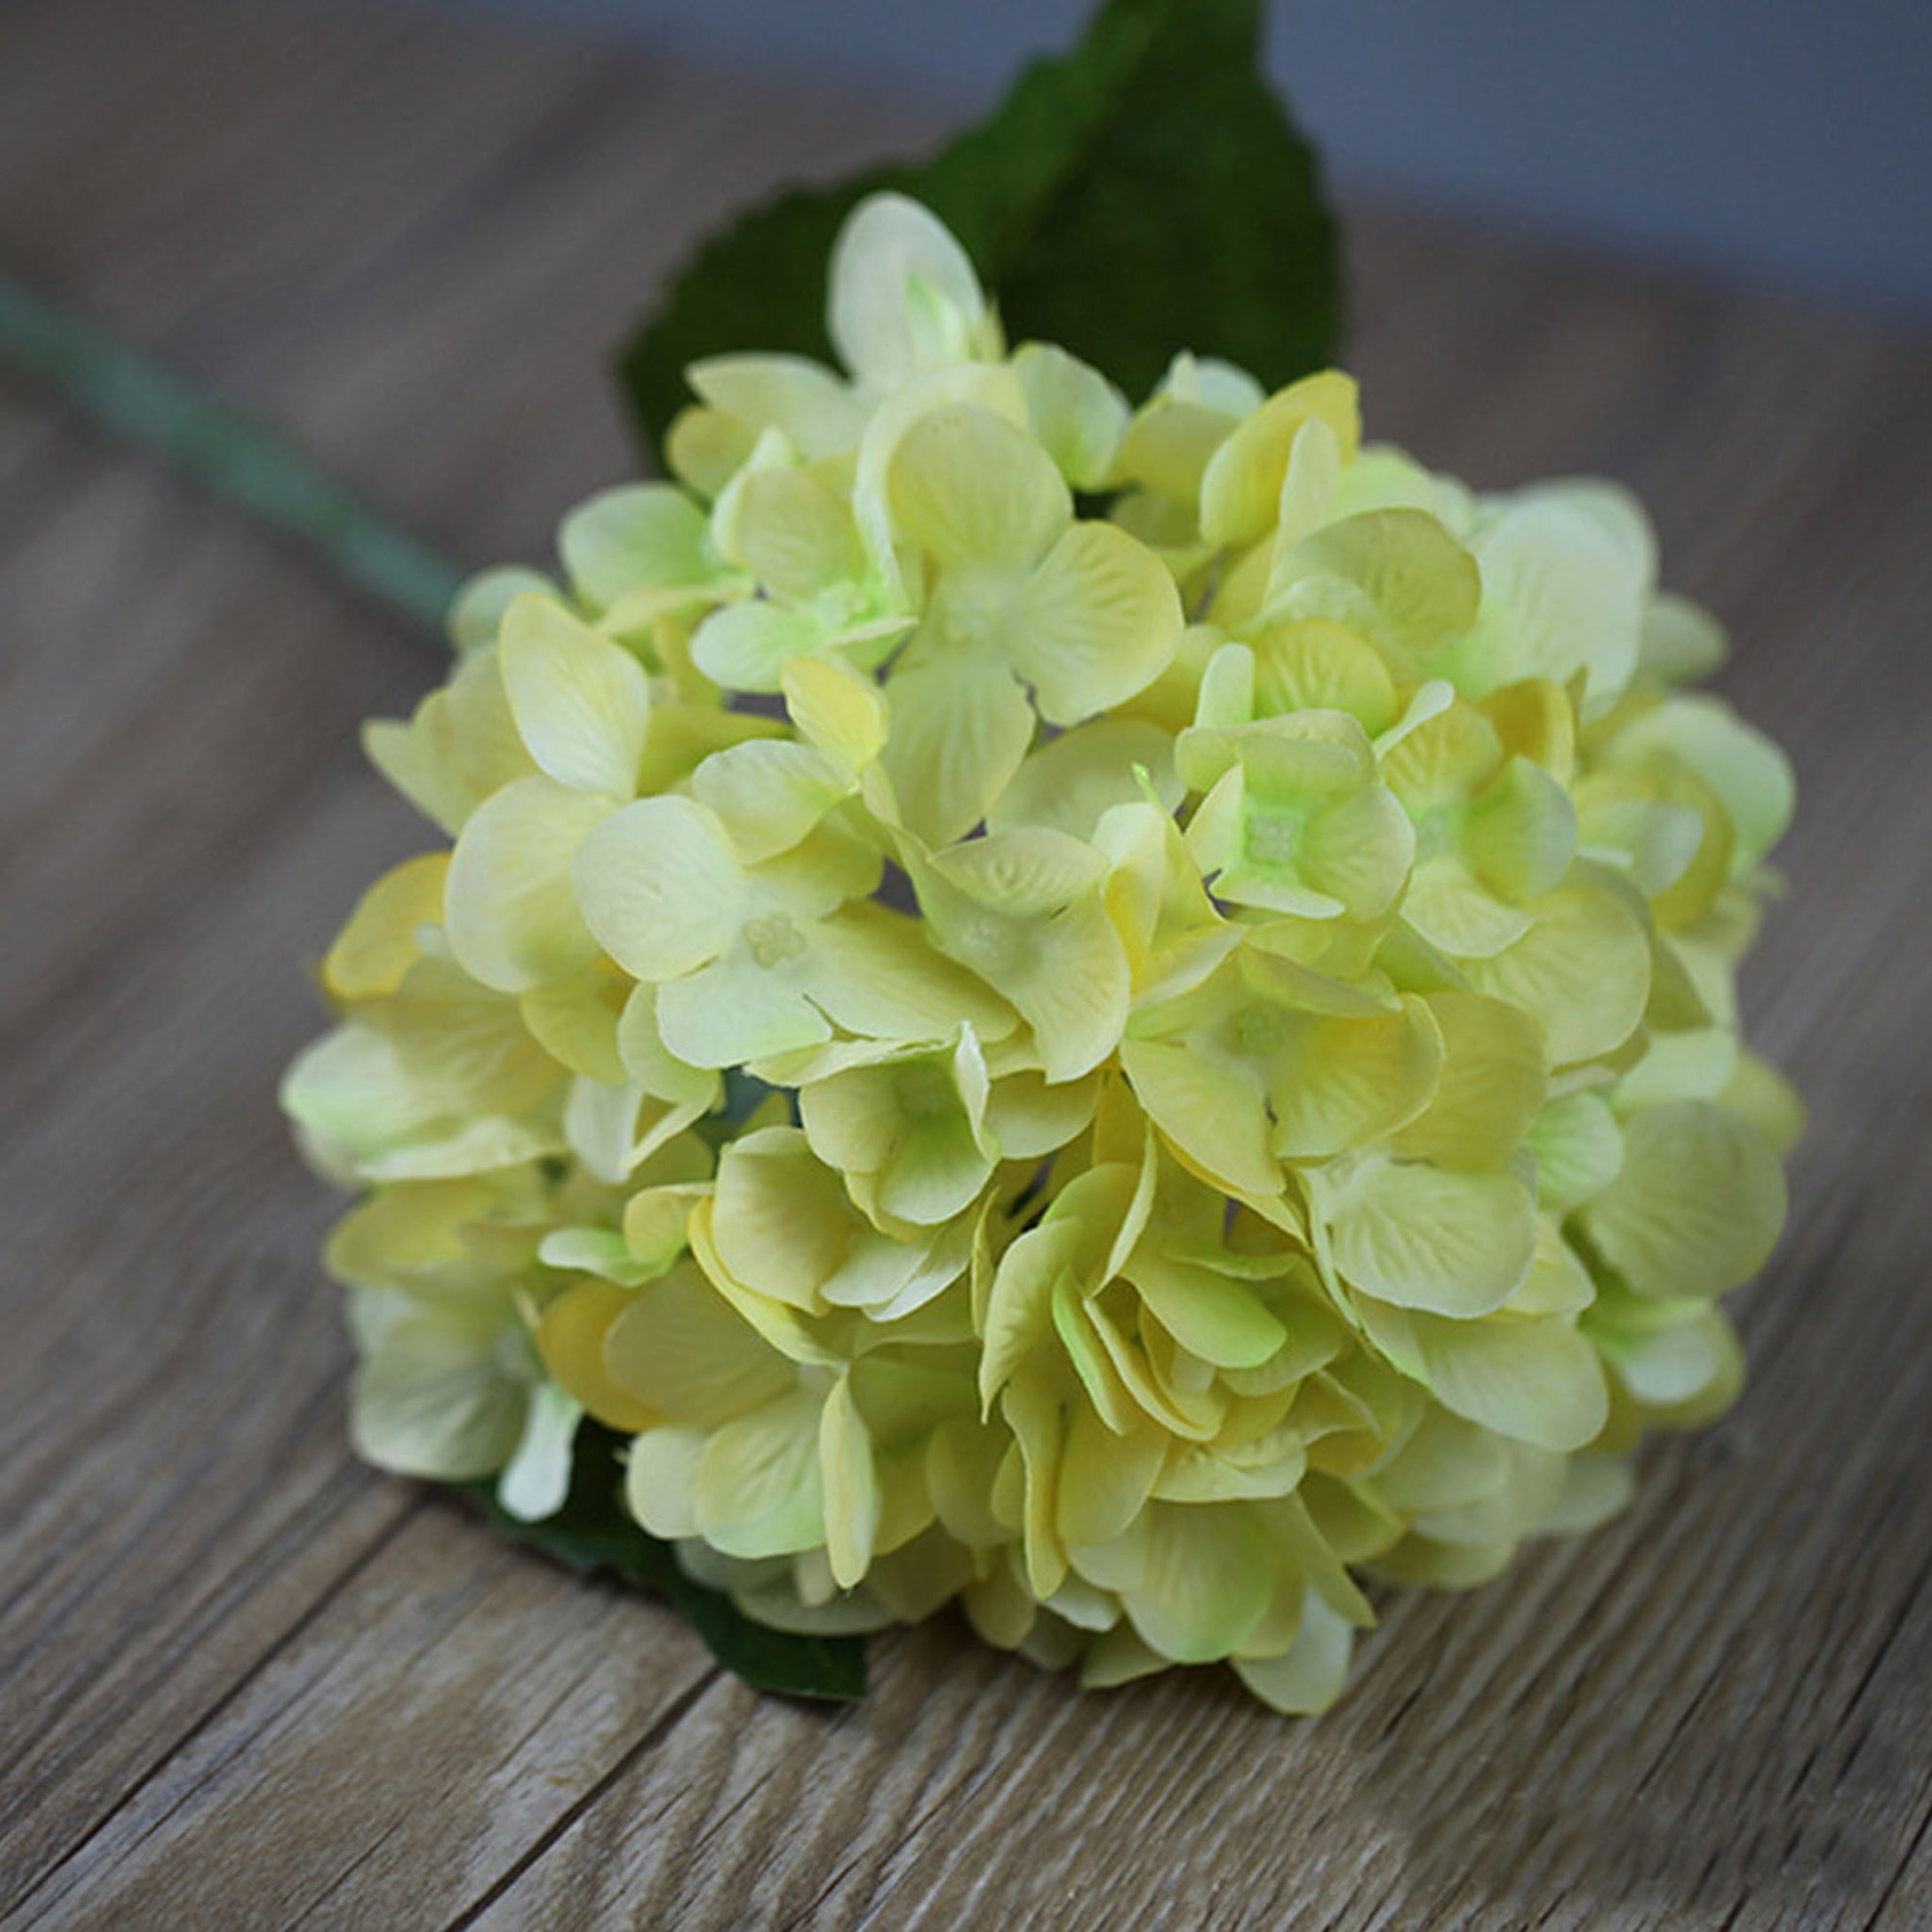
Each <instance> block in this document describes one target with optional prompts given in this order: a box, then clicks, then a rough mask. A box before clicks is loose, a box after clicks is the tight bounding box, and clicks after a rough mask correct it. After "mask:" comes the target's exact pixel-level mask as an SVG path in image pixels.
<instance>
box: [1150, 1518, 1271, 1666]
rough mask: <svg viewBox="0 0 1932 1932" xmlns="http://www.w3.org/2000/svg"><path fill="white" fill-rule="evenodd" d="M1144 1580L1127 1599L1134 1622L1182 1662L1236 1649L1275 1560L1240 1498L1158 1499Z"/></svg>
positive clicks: (1264, 1596) (1261, 1608)
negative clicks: (1211, 1500)
mask: <svg viewBox="0 0 1932 1932" xmlns="http://www.w3.org/2000/svg"><path fill="white" fill-rule="evenodd" d="M1142 1521H1144V1523H1145V1525H1146V1527H1145V1531H1144V1536H1145V1556H1144V1566H1143V1568H1142V1572H1141V1577H1140V1581H1139V1583H1138V1586H1137V1587H1136V1588H1134V1589H1133V1590H1131V1591H1128V1592H1125V1593H1123V1594H1124V1595H1125V1598H1126V1606H1127V1614H1128V1616H1130V1617H1131V1618H1132V1619H1133V1624H1134V1628H1135V1629H1136V1630H1137V1631H1138V1632H1139V1633H1140V1634H1141V1635H1142V1636H1143V1637H1144V1638H1145V1639H1146V1640H1147V1642H1148V1643H1150V1644H1151V1645H1152V1647H1153V1648H1154V1649H1155V1650H1157V1651H1159V1652H1160V1654H1161V1655H1162V1656H1163V1657H1171V1658H1172V1659H1174V1661H1175V1662H1177V1663H1211V1662H1214V1661H1215V1660H1216V1659H1219V1658H1224V1657H1227V1656H1229V1655H1230V1654H1231V1653H1232V1652H1234V1651H1235V1650H1236V1649H1237V1648H1238V1647H1239V1646H1240V1644H1241V1642H1242V1640H1243V1639H1244V1638H1245V1637H1246V1636H1247V1634H1248V1633H1249V1632H1250V1631H1252V1630H1253V1629H1254V1627H1255V1626H1256V1624H1258V1623H1259V1622H1260V1621H1261V1620H1262V1617H1263V1616H1264V1614H1265V1612H1266V1610H1267V1607H1268V1604H1269V1601H1270V1600H1271V1599H1272V1597H1273V1595H1274V1585H1275V1577H1276V1564H1275V1558H1274V1555H1273V1553H1272V1551H1271V1550H1270V1549H1269V1548H1268V1543H1267V1538H1266V1536H1265V1535H1264V1532H1263V1530H1262V1528H1261V1525H1260V1524H1259V1523H1258V1522H1257V1521H1256V1520H1254V1518H1253V1517H1252V1516H1251V1515H1250V1514H1249V1513H1248V1511H1247V1510H1246V1509H1245V1508H1244V1507H1243V1506H1242V1505H1240V1504H1238V1503H1231V1504H1211V1503H1210V1504H1199V1503H1154V1504H1152V1505H1151V1506H1150V1507H1149V1509H1148V1510H1147V1512H1146V1514H1145V1517H1144V1518H1143V1519H1142Z"/></svg>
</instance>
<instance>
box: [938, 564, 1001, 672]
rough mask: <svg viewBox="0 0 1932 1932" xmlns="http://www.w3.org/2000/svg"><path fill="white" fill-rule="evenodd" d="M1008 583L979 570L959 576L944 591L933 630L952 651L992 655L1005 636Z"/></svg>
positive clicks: (942, 590)
mask: <svg viewBox="0 0 1932 1932" xmlns="http://www.w3.org/2000/svg"><path fill="white" fill-rule="evenodd" d="M1006 595H1007V584H1006V582H1005V580H1004V579H1002V578H1000V577H998V576H996V575H988V574H986V573H984V572H981V571H979V570H972V571H961V572H958V573H956V574H955V575H954V576H953V577H952V579H951V580H950V581H949V582H947V583H946V584H945V585H944V586H943V587H942V589H941V591H940V595H939V598H938V600H937V608H936V609H935V610H934V611H933V626H934V629H935V630H937V632H938V633H939V636H940V638H941V639H943V640H944V642H945V643H947V644H948V645H950V646H951V647H952V649H954V650H957V651H962V652H972V653H974V654H975V655H980V654H984V655H993V654H996V653H997V652H998V650H999V648H1000V640H1001V639H1002V637H1003V636H1004V635H1005V631H1006V623H1005V605H1006Z"/></svg>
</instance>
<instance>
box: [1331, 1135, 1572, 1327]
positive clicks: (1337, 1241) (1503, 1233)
mask: <svg viewBox="0 0 1932 1932" xmlns="http://www.w3.org/2000/svg"><path fill="white" fill-rule="evenodd" d="M1322 1207H1323V1211H1324V1214H1325V1218H1326V1220H1327V1223H1328V1236H1329V1241H1330V1243H1331V1245H1332V1248H1333V1251H1334V1257H1335V1265H1336V1267H1337V1268H1338V1269H1339V1270H1340V1272H1341V1274H1342V1276H1343V1277H1344V1279H1345V1280H1347V1281H1348V1282H1349V1283H1350V1285H1351V1286H1353V1287H1354V1288H1356V1289H1358V1290H1359V1291H1360V1292H1361V1293H1364V1294H1368V1295H1373V1296H1374V1297H1375V1298H1376V1299H1377V1300H1378V1301H1386V1302H1390V1303H1392V1304H1394V1305H1395V1306H1396V1307H1399V1308H1419V1309H1428V1310H1431V1311H1433V1312H1435V1313H1437V1314H1441V1315H1450V1316H1457V1317H1469V1316H1476V1315H1487V1314H1488V1313H1489V1312H1490V1311H1491V1310H1492V1309H1494V1308H1500V1307H1501V1306H1502V1305H1503V1303H1504V1302H1505V1301H1507V1300H1508V1299H1509V1298H1510V1296H1511V1295H1512V1294H1514V1293H1516V1291H1517V1290H1518V1288H1520V1286H1521V1285H1522V1281H1523V1279H1524V1277H1525V1276H1526V1275H1527V1274H1528V1272H1529V1266H1530V1262H1531V1260H1532V1259H1533V1258H1534V1256H1535V1253H1536V1206H1535V1203H1534V1202H1533V1201H1532V1200H1531V1198H1530V1195H1529V1192H1528V1190H1527V1189H1526V1188H1525V1187H1524V1186H1523V1184H1522V1183H1521V1182H1520V1180H1518V1179H1516V1178H1515V1177H1514V1176H1513V1175H1507V1174H1455V1173H1450V1172H1447V1171H1445V1170H1444V1169H1441V1168H1437V1167H1432V1166H1427V1165H1409V1164H1406V1163H1400V1162H1395V1161H1386V1160H1380V1159H1370V1160H1364V1161H1363V1162H1361V1163H1360V1164H1359V1165H1358V1166H1357V1167H1355V1168H1354V1170H1353V1171H1352V1172H1350V1174H1348V1175H1347V1176H1346V1177H1345V1178H1344V1179H1341V1180H1340V1181H1339V1182H1328V1183H1326V1184H1324V1186H1323V1188H1322Z"/></svg>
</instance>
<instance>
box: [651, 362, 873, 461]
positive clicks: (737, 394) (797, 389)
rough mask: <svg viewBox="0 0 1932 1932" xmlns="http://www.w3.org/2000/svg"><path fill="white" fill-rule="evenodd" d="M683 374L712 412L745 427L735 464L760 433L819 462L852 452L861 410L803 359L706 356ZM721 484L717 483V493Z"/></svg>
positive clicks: (845, 389)
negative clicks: (774, 434) (780, 439)
mask: <svg viewBox="0 0 1932 1932" xmlns="http://www.w3.org/2000/svg"><path fill="white" fill-rule="evenodd" d="M685 374H686V376H687V377H688V378H689V379H690V382H691V386H692V387H693V388H694V389H695V390H696V392H697V393H698V394H699V395H700V396H702V397H703V398H704V400H705V401H706V402H707V403H709V404H710V405H711V407H712V408H713V409H714V410H717V411H720V412H723V413H724V414H725V415H726V416H729V417H735V418H736V419H737V420H738V421H739V422H740V423H742V424H744V425H746V426H747V428H748V430H749V432H750V434H749V435H748V437H747V440H746V442H745V444H744V448H743V451H742V453H741V454H740V456H739V461H742V460H743V457H744V456H747V455H749V454H750V453H751V442H752V441H753V440H755V438H756V435H757V433H759V432H761V431H764V430H768V429H775V430H777V431H778V432H779V434H780V435H781V436H782V437H783V438H784V439H785V440H786V441H787V442H789V443H790V444H792V446H793V447H794V448H796V449H798V450H800V451H802V452H803V453H804V454H805V455H806V456H808V457H819V456H831V455H834V454H836V453H838V451H840V450H847V449H850V448H852V447H853V445H854V444H855V443H857V441H858V440H859V437H860V434H861V432H862V431H863V430H864V428H865V423H866V414H865V409H864V407H863V405H862V404H861V403H860V401H859V399H858V398H857V397H856V396H854V395H853V393H852V391H851V389H850V387H849V386H848V385H847V384H844V383H841V382H840V381H839V380H838V377H837V376H835V375H834V374H833V373H832V371H831V370H830V369H828V368H826V367H825V366H824V365H823V364H822V363H818V362H813V361H810V360H809V359H808V358H807V357H805V356H803V355H709V356H706V357H704V358H703V359H702V360H701V361H697V362H694V363H693V364H692V365H691V367H690V368H689V369H687V370H686V371H685ZM678 421H679V423H682V422H683V421H684V418H683V417H680V418H679V419H678ZM677 426H678V425H677V424H673V425H672V429H673V431H675V430H676V428H677ZM673 441H675V436H673ZM675 455H676V452H675V450H673V458H675ZM674 467H677V466H676V465H675V463H674ZM730 468H731V469H736V468H737V464H736V463H732V464H731V466H730ZM679 473H680V474H682V473H683V471H682V469H680V470H679ZM727 475H728V472H727ZM724 481H725V478H724V477H721V478H720V479H719V483H720V487H721V488H722V486H723V482H724ZM713 494H714V495H715V494H716V492H715V491H714V492H713Z"/></svg>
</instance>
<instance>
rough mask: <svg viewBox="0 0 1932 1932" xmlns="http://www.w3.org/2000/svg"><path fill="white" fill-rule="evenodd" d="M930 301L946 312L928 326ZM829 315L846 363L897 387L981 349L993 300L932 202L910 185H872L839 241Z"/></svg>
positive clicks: (874, 381)
mask: <svg viewBox="0 0 1932 1932" xmlns="http://www.w3.org/2000/svg"><path fill="white" fill-rule="evenodd" d="M928 305H929V306H930V307H932V308H936V309H937V310H938V311H939V316H940V320H939V321H938V322H937V324H936V325H935V324H933V323H927V324H925V325H924V326H922V317H921V310H922V308H923V307H927V306H928ZM826 323H827V327H829V329H830V331H831V335H832V342H833V346H834V347H835V348H836V349H837V350H838V357H839V360H840V361H842V362H843V363H844V364H845V366H846V368H848V369H850V370H851V371H852V373H853V374H854V375H855V376H859V377H862V378H863V379H865V380H866V381H867V382H868V383H872V384H877V385H879V386H880V387H882V388H891V387H894V386H895V385H896V384H900V383H903V382H904V381H905V380H906V378H907V377H909V376H911V375H913V374H914V373H915V372H916V371H918V370H920V369H922V368H930V367H933V366H934V365H935V363H937V362H940V361H958V360H962V359H964V358H965V357H966V356H967V355H971V354H972V353H973V352H974V351H975V350H976V349H977V348H978V347H979V346H980V340H981V338H982V335H983V332H984V329H985V326H986V302H985V297H984V296H983V295H981V294H980V280H979V277H978V276H977V275H976V274H975V273H974V272H973V264H972V262H971V261H970V260H969V259H968V257H967V254H966V251H965V250H964V249H963V248H962V247H960V245H959V243H958V242H957V241H954V240H953V239H952V235H951V234H950V233H948V231H947V230H946V228H945V227H944V226H943V225H942V224H941V223H940V221H939V220H938V219H937V217H936V216H934V215H933V214H932V213H930V211H928V210H927V209H924V208H923V207H921V206H920V204H919V203H918V202H916V201H912V200H909V199H908V198H907V197H906V196H904V195H902V194H872V195H867V197H866V199H865V200H864V201H862V202H861V203H860V204H859V205H858V207H856V208H855V209H854V210H853V211H852V213H850V214H848V215H847V216H846V217H845V223H844V226H843V227H842V228H840V229H839V231H838V241H836V242H835V243H834V245H833V250H832V270H831V295H830V298H829V302H828V306H827V312H826ZM949 351H950V352H951V353H950V354H949V353H948V352H949Z"/></svg>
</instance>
